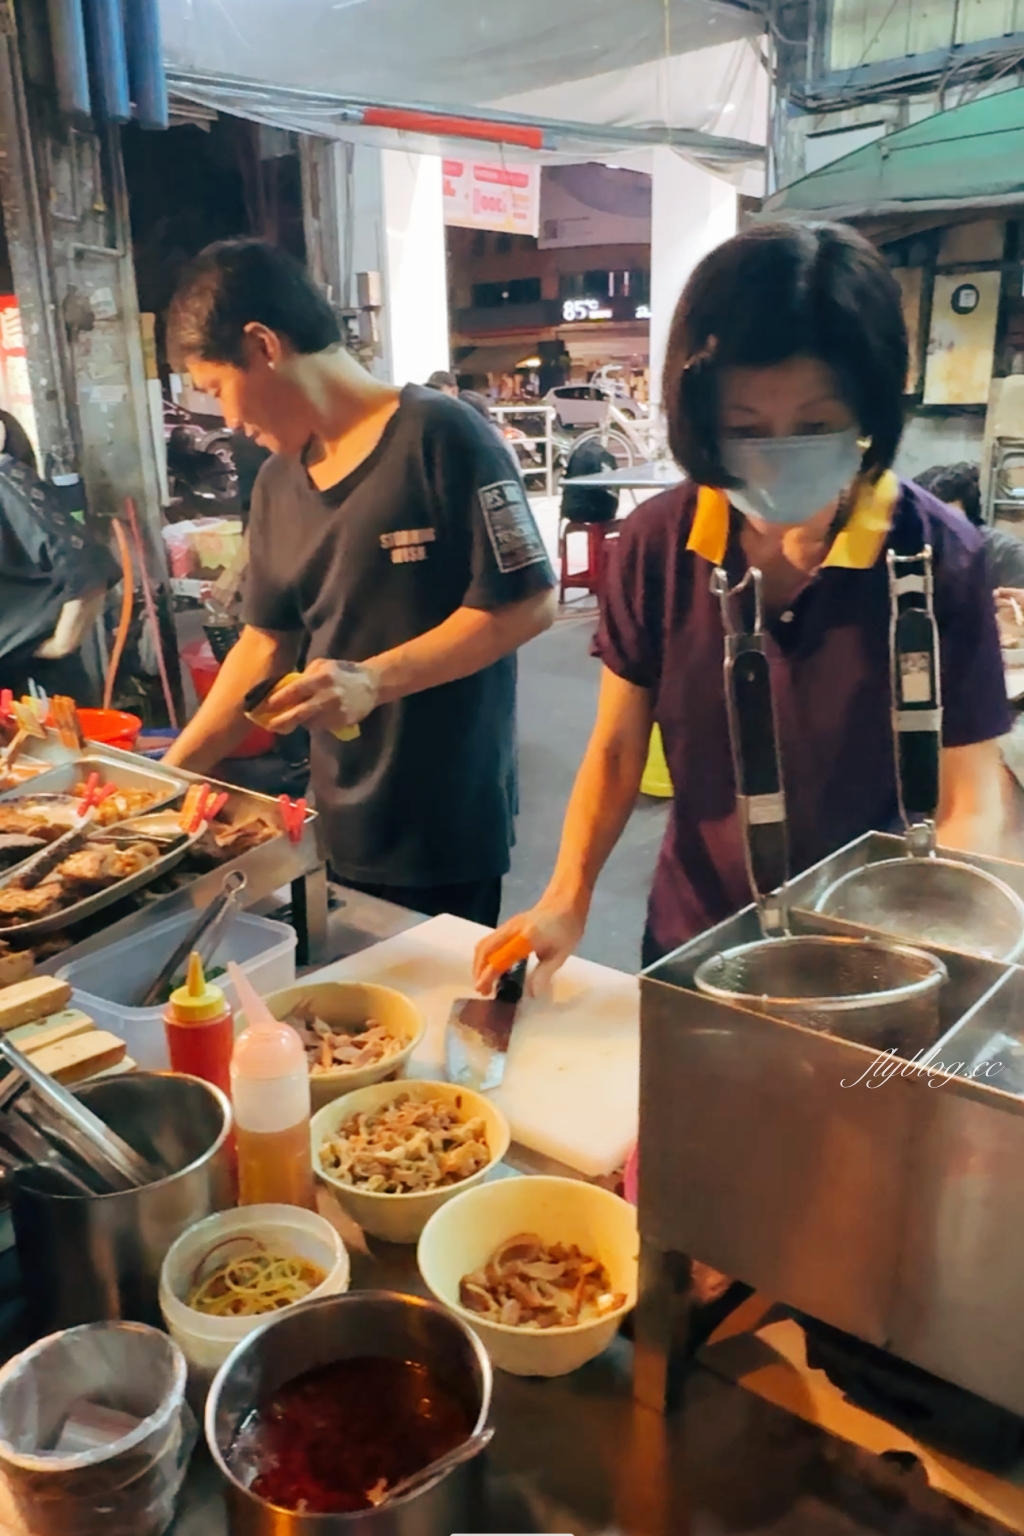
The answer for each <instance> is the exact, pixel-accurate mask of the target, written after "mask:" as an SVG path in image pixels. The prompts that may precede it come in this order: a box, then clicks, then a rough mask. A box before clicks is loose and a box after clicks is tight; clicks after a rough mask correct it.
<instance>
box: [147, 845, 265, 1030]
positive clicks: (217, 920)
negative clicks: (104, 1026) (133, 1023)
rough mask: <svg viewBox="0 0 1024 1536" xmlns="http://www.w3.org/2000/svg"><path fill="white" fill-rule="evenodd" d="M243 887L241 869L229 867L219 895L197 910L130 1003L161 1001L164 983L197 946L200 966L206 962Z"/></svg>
mask: <svg viewBox="0 0 1024 1536" xmlns="http://www.w3.org/2000/svg"><path fill="white" fill-rule="evenodd" d="M245 887H246V878H245V875H244V874H243V873H242V871H241V870H240V869H232V870H229V871H228V873H227V874H226V875H225V876H224V882H223V884H222V886H221V889H220V893H219V895H217V896H215V897H214V898H213V900H212V901H211V903H210V905H209V906H208V907H207V908H206V909H205V911H203V912H201V913H200V915H199V916H198V917H197V918H196V920H195V922H194V923H192V924H191V925H190V927H189V929H188V932H187V933H186V934H185V937H184V938H183V939H182V941H181V943H180V944H179V945H178V946H177V948H176V949H175V951H174V953H173V954H172V955H170V956H169V958H168V959H167V961H166V963H165V964H164V965H162V966H161V967H160V971H159V974H158V975H157V976H155V977H154V979H153V981H151V982H150V983H149V984H148V985H147V986H146V988H145V990H144V991H142V992H141V993H140V995H139V999H138V1001H137V1002H136V1003H135V1004H134V1006H135V1007H136V1008H152V1007H154V1006H155V1005H156V1004H157V1003H162V1002H164V1001H165V999H164V993H165V992H166V990H167V987H168V985H169V984H170V983H171V982H172V981H173V980H174V978H175V977H176V976H178V975H179V974H180V972H181V971H183V970H184V969H185V967H186V965H187V964H188V957H189V955H190V954H191V953H192V951H193V950H194V949H198V951H199V958H200V959H201V960H202V962H203V965H204V966H207V965H209V963H210V960H211V959H212V958H213V955H214V952H215V950H216V948H217V945H218V944H219V943H220V940H221V936H222V934H223V932H224V929H225V927H226V925H227V923H228V920H229V919H230V918H232V917H234V915H235V913H236V912H237V910H238V902H239V897H240V896H241V894H242V892H243V891H244V890H245Z"/></svg>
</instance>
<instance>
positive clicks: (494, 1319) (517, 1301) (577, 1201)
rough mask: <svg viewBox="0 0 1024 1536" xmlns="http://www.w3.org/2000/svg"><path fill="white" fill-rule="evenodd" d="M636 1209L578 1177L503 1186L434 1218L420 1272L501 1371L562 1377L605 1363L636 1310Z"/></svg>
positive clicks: (422, 1247)
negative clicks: (604, 1355)
mask: <svg viewBox="0 0 1024 1536" xmlns="http://www.w3.org/2000/svg"><path fill="white" fill-rule="evenodd" d="M638 1250H639V1239H638V1236H637V1224H636V1211H635V1210H634V1209H633V1207H632V1206H631V1205H629V1204H628V1203H627V1202H626V1201H625V1200H621V1199H620V1198H619V1197H618V1196H617V1195H613V1194H611V1193H610V1192H609V1191H608V1190H606V1189H601V1188H600V1187H599V1186H598V1185H595V1184H587V1183H585V1182H583V1181H582V1180H577V1179H560V1178H548V1177H546V1176H545V1177H534V1176H528V1175H527V1176H522V1177H510V1178H504V1179H497V1180H495V1181H494V1182H492V1183H487V1184H482V1185H480V1186H479V1187H478V1188H476V1189H471V1190H468V1191H467V1192H466V1193H464V1194H460V1195H458V1196H456V1198H455V1199H454V1200H452V1201H450V1202H449V1203H448V1204H447V1205H445V1206H444V1207H443V1208H442V1209H441V1210H439V1211H437V1212H436V1213H435V1214H434V1215H433V1216H432V1217H431V1218H430V1220H429V1221H428V1222H427V1225H426V1226H425V1228H424V1229H423V1234H422V1236H421V1237H420V1241H419V1247H418V1249H417V1259H418V1262H419V1268H420V1273H421V1275H422V1276H423V1279H424V1280H425V1281H426V1284H427V1285H428V1287H429V1288H430V1290H431V1291H432V1292H433V1294H434V1295H435V1296H436V1297H437V1299H438V1301H440V1302H442V1303H443V1305H444V1306H446V1307H449V1308H450V1309H451V1311H453V1312H455V1313H457V1314H458V1316H459V1317H461V1318H462V1319H463V1320H464V1321H465V1322H467V1323H469V1324H470V1326H471V1327H472V1328H474V1329H475V1330H476V1332H477V1333H478V1334H479V1336H480V1338H481V1340H482V1341H483V1343H484V1345H485V1346H486V1348H487V1351H488V1353H489V1355H490V1357H491V1359H492V1361H493V1363H494V1364H495V1365H496V1366H498V1367H499V1368H500V1369H501V1370H504V1371H509V1372H511V1373H512V1374H513V1375H517V1376H563V1375H565V1374H566V1373H567V1372H569V1371H574V1370H576V1369H577V1368H578V1367H579V1366H581V1365H583V1364H585V1362H586V1361H588V1360H592V1359H593V1358H594V1356H595V1355H598V1354H600V1353H601V1351H602V1350H603V1349H605V1348H606V1347H607V1346H608V1345H609V1344H610V1343H611V1341H612V1339H613V1338H614V1337H615V1335H616V1333H617V1332H618V1329H619V1325H620V1323H621V1322H622V1319H623V1317H624V1316H625V1315H626V1313H627V1312H628V1311H629V1310H630V1309H631V1308H632V1307H633V1306H634V1304H635V1302H636V1285H637V1254H638Z"/></svg>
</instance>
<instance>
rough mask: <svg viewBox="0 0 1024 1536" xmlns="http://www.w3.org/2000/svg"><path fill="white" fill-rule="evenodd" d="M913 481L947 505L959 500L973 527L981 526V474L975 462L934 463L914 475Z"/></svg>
mask: <svg viewBox="0 0 1024 1536" xmlns="http://www.w3.org/2000/svg"><path fill="white" fill-rule="evenodd" d="M914 483H915V484H916V485H921V486H923V487H924V489H925V490H926V491H931V493H932V495H933V496H937V497H938V498H939V500H940V501H944V502H945V503H946V505H947V506H948V505H949V504H950V503H951V502H954V501H955V502H959V504H960V506H962V507H963V509H964V511H965V512H966V513H967V516H968V517H969V518H970V520H971V522H972V523H973V524H974V526H975V528H980V527H981V526H982V522H983V519H982V515H981V476H980V475H979V473H978V466H977V464H968V463H967V462H966V461H965V462H963V463H961V464H935V465H933V466H932V468H931V469H926V470H925V471H924V473H923V474H921V475H915V476H914Z"/></svg>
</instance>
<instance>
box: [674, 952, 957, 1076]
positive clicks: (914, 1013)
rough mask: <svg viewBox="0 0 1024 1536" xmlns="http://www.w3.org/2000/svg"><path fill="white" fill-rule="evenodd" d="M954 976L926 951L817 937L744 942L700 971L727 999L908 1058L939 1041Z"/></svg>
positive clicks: (709, 990)
mask: <svg viewBox="0 0 1024 1536" xmlns="http://www.w3.org/2000/svg"><path fill="white" fill-rule="evenodd" d="M947 979H948V972H947V970H946V967H945V966H944V965H943V963H942V961H941V960H938V959H936V957H935V956H934V955H930V954H928V953H927V952H926V951H925V950H922V949H912V948H911V947H910V946H909V945H906V944H885V943H882V942H880V941H873V940H870V939H840V938H830V937H818V936H807V937H797V938H788V939H763V940H759V941H758V942H757V943H755V944H741V945H739V946H738V947H737V948H736V949H727V950H724V951H723V952H722V953H721V954H718V955H712V956H711V958H710V959H709V960H705V961H704V962H703V964H702V965H700V966H698V967H697V970H696V972H695V974H694V982H695V984H696V986H697V989H698V991H700V992H704V993H706V994H707V995H708V996H709V997H715V998H717V999H718V1000H719V1001H720V1002H725V1003H729V1004H731V1005H732V1006H733V1007H740V1008H747V1009H750V1010H752V1011H753V1012H755V1013H766V1014H770V1015H771V1017H772V1018H775V1019H786V1020H788V1021H789V1022H790V1023H791V1024H803V1025H804V1026H805V1027H806V1028H807V1029H816V1030H820V1031H822V1032H823V1033H825V1034H829V1035H838V1036H840V1037H841V1038H842V1039H844V1040H853V1041H855V1042H856V1043H857V1044H859V1045H868V1046H871V1047H872V1048H873V1049H876V1050H878V1051H885V1050H889V1049H893V1050H895V1051H896V1053H897V1055H900V1056H908V1057H912V1056H913V1055H914V1054H915V1052H917V1051H924V1050H927V1049H928V1047H929V1046H932V1045H934V1044H935V1042H936V1040H937V1039H938V1038H939V1030H940V1025H939V1006H938V994H939V988H940V987H941V986H942V985H943V983H944V982H945V981H946V980H947Z"/></svg>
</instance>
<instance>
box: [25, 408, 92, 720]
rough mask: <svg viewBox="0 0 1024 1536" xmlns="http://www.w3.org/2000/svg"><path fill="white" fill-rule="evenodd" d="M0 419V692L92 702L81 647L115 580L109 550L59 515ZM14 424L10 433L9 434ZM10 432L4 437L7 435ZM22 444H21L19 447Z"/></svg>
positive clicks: (56, 501) (50, 491)
mask: <svg viewBox="0 0 1024 1536" xmlns="http://www.w3.org/2000/svg"><path fill="white" fill-rule="evenodd" d="M3 414H4V416H5V418H6V419H5V420H4V421H2V422H0V688H10V689H11V691H12V692H13V694H14V696H15V698H20V697H21V696H22V695H23V694H25V693H27V692H28V684H29V680H30V679H31V680H32V681H33V682H36V683H38V684H39V686H40V687H41V688H42V689H44V690H45V692H46V693H48V694H65V695H67V696H68V697H69V698H72V699H74V700H75V703H76V704H82V705H90V704H95V703H97V702H98V701H97V699H96V697H95V688H94V686H93V684H92V682H91V681H90V678H89V674H88V672H87V671H86V669H85V666H84V664H83V662H82V657H81V646H82V642H83V640H84V639H85V637H86V635H87V634H88V633H89V630H90V629H91V628H92V626H93V624H95V622H96V620H97V618H98V617H99V615H100V613H101V612H102V610H103V602H104V599H105V597H106V594H107V589H108V587H111V586H112V585H113V584H114V582H115V581H116V580H117V579H118V576H119V574H120V573H119V571H118V568H117V563H116V561H115V560H114V557H113V556H112V555H111V553H110V551H109V550H108V549H107V548H106V547H105V546H104V545H103V544H101V543H99V542H98V541H97V540H96V539H94V538H93V537H92V535H91V534H90V533H89V532H88V531H87V529H86V528H85V527H84V526H83V525H82V524H81V523H78V522H76V521H75V519H74V518H72V517H70V516H69V514H68V513H67V512H65V511H64V509H63V506H62V504H61V501H60V498H59V496H58V494H57V491H56V490H55V488H54V487H53V486H52V485H50V484H49V483H48V482H47V481H45V480H41V479H40V478H39V475H38V474H37V473H36V470H35V455H34V454H33V453H32V451H31V445H29V455H30V459H28V460H27V459H26V458H25V457H24V456H22V457H20V458H18V457H15V456H14V454H12V453H10V452H8V448H7V445H8V443H9V442H11V441H12V440H13V446H14V447H15V448H16V449H17V448H18V446H19V444H22V440H24V443H27V442H28V438H27V436H26V434H25V433H24V432H23V430H22V428H21V427H20V425H19V424H18V423H17V422H16V421H14V418H13V417H10V416H8V415H7V413H3ZM11 422H14V425H15V427H16V428H17V430H16V431H14V432H11V428H10V423H11ZM8 434H10V436H9V435H8ZM22 446H23V444H22Z"/></svg>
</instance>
